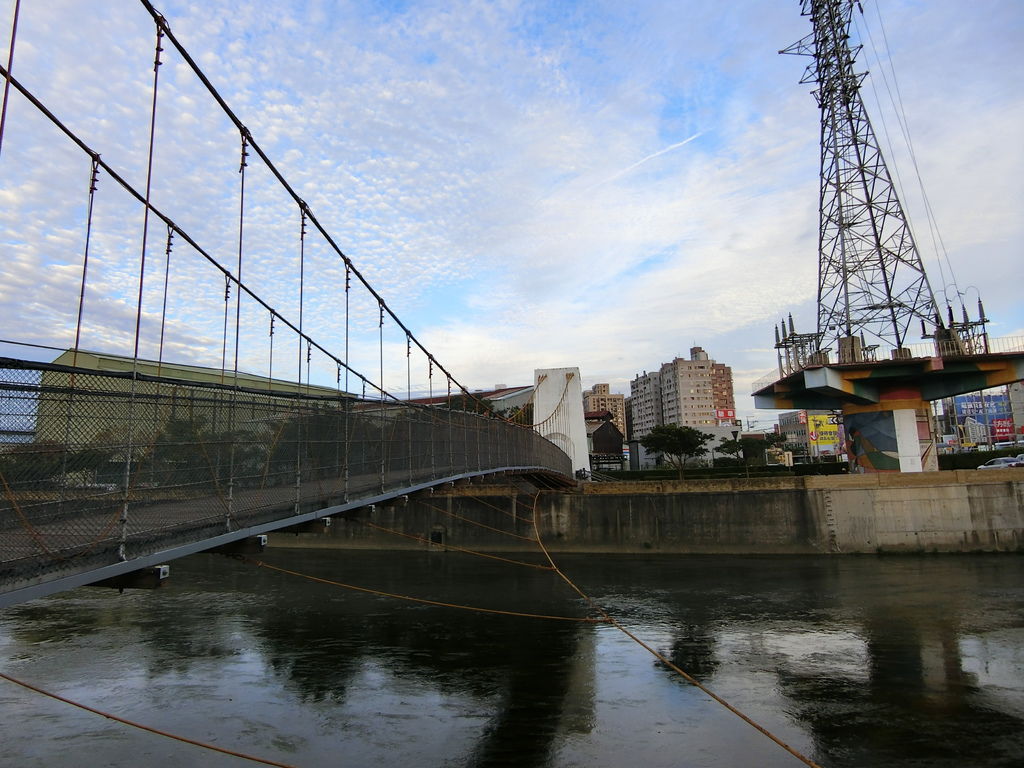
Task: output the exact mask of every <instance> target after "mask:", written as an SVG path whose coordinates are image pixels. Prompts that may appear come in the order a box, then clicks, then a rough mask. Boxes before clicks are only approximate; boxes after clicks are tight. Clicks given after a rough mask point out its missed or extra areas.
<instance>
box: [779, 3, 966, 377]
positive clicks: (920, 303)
mask: <svg viewBox="0 0 1024 768" xmlns="http://www.w3.org/2000/svg"><path fill="white" fill-rule="evenodd" d="M801 3H802V15H804V16H809V17H810V18H811V23H812V24H813V25H814V31H813V32H811V33H810V34H809V35H808V36H807V37H805V38H804V39H803V40H800V41H799V42H797V43H794V44H793V45H791V46H790V47H789V48H786V49H785V50H783V51H780V53H792V54H799V55H805V56H810V57H811V58H812V59H813V61H811V63H810V64H809V65H808V66H807V70H806V71H805V72H804V76H803V78H802V79H801V80H800V82H801V83H816V84H817V89H816V90H814V91H813V94H814V96H815V98H816V99H817V102H818V107H819V108H820V110H821V190H820V198H819V201H820V203H819V204H820V228H819V239H818V253H819V262H818V329H817V337H818V338H817V347H818V351H819V353H821V357H823V358H825V359H827V357H826V355H825V354H824V352H823V351H824V350H828V349H830V348H832V347H835V348H836V351H837V353H838V361H839V362H840V363H845V362H860V361H863V360H869V359H873V353H874V350H875V349H876V348H877V347H878V346H882V347H891V348H892V349H893V357H897V358H898V357H904V356H906V354H908V353H909V350H905V346H906V343H907V336H908V333H910V332H911V330H912V329H914V330H916V328H917V324H918V321H919V322H920V324H921V328H922V335H923V336H925V337H928V338H934V339H935V340H936V341H937V342H939V341H942V342H952V343H953V344H954V345H957V346H959V344H958V342H957V337H958V334H957V332H956V330H955V328H954V329H950V328H947V327H945V324H944V322H943V319H942V315H941V313H940V312H939V308H938V306H937V304H936V302H935V296H934V294H933V293H932V289H931V286H930V285H929V284H928V277H927V275H926V274H925V271H924V266H923V264H922V263H921V257H920V255H919V254H918V251H917V246H916V245H915V244H914V238H913V235H912V234H911V231H910V227H909V226H908V224H907V218H906V216H905V215H904V212H903V206H902V205H901V204H900V200H899V197H898V196H897V194H896V189H895V187H894V186H893V183H892V179H891V177H890V176H889V171H888V169H887V168H886V165H885V160H884V158H883V157H882V152H881V150H880V149H879V146H878V141H877V140H876V138H875V132H874V130H873V129H872V127H871V121H870V120H869V118H868V114H867V111H866V110H865V108H864V102H863V100H862V99H861V93H860V87H861V83H862V82H863V80H864V78H865V76H866V74H867V73H866V72H857V71H856V69H855V62H856V57H857V53H858V52H859V51H860V48H861V46H859V45H858V46H855V47H851V46H850V34H849V33H850V25H851V22H852V16H853V7H854V5H856V6H857V7H858V8H860V2H858V0H801ZM822 362H825V360H822Z"/></svg>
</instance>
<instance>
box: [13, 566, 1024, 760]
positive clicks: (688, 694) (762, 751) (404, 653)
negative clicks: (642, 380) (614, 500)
mask: <svg viewBox="0 0 1024 768" xmlns="http://www.w3.org/2000/svg"><path fill="white" fill-rule="evenodd" d="M261 557H262V559H263V560H265V561H266V562H268V563H272V564H276V565H279V566H281V567H285V568H289V569H292V570H295V571H300V572H302V573H307V574H311V575H315V576H317V577H319V578H323V579H329V580H334V581H341V582H345V583H348V584H353V585H358V586H364V587H369V588H374V589H379V590H384V591H388V592H393V593H399V594H406V595H415V596H419V597H424V598H428V599H433V600H438V601H443V602H451V603H458V604H466V605H473V606H482V607H489V608H495V609H500V610H507V611H518V612H527V613H539V614H545V615H549V616H566V617H583V616H587V615H589V609H588V607H587V606H586V605H585V604H584V603H583V602H582V601H581V599H580V598H579V597H578V595H576V594H575V593H574V592H572V591H571V590H570V589H569V588H568V587H567V586H566V585H565V583H564V582H563V581H561V580H560V579H559V578H558V576H557V575H556V574H554V573H552V572H550V571H542V570H537V569H531V568H526V567H522V566H516V565H513V564H511V563H506V562H503V561H499V560H481V559H478V558H473V557H470V556H467V555H464V554H459V553H452V552H449V553H422V552H366V551H358V552H352V551H325V550H298V549H271V550H268V551H267V552H266V553H265V554H264V555H263V556H261ZM521 559H526V558H521ZM555 559H556V562H558V564H559V566H560V567H561V569H562V570H563V572H565V573H566V574H567V575H568V576H570V577H571V578H572V579H573V580H574V581H575V582H576V583H577V584H578V585H579V587H580V588H581V589H582V590H583V591H585V592H586V593H587V594H589V595H590V596H591V597H592V598H593V599H594V600H596V601H597V602H598V603H600V604H601V605H602V606H603V607H604V608H606V609H607V610H608V611H609V612H610V613H611V615H613V616H614V617H615V618H616V619H617V620H619V621H620V622H621V623H622V624H623V625H624V626H625V627H626V628H628V629H629V630H630V631H631V632H633V633H635V634H636V635H637V636H638V637H639V638H640V639H642V640H643V641H644V642H646V643H647V644H649V645H650V646H652V647H653V648H655V649H657V650H658V651H659V652H661V653H662V654H664V655H665V657H666V658H668V659H670V660H671V661H672V662H673V663H674V664H676V665H678V666H679V667H681V668H682V669H684V670H686V671H687V672H689V673H690V674H691V675H693V676H694V677H695V678H697V679H698V680H700V681H701V682H702V683H703V684H704V685H706V686H707V687H708V688H709V689H710V690H712V691H714V692H715V693H716V694H718V695H719V696H721V697H723V698H724V699H726V700H728V701H729V702H730V703H731V704H732V705H734V706H735V707H737V708H738V709H740V710H742V711H743V712H744V713H745V714H747V715H748V716H749V717H751V718H752V719H754V720H755V721H757V722H758V723H760V724H761V725H762V726H763V727H765V728H766V729H767V730H769V731H771V732H772V733H773V734H775V735H776V736H777V737H778V738H779V739H781V740H783V741H785V742H787V743H788V744H790V745H791V746H793V747H794V748H795V749H797V750H799V751H800V752H802V753H804V754H805V755H807V756H808V757H809V758H811V759H812V760H814V761H816V762H818V763H820V764H821V765H823V766H830V767H834V768H839V766H872V767H874V766H887V765H900V766H929V767H931V768H934V767H939V768H941V767H942V766H950V767H951V768H952V766H957V768H959V767H960V766H964V765H970V766H1020V765H1024V558H1022V557H1020V556H1016V555H992V556H984V555H981V556H974V555H971V556H930V557H873V556H864V557H821V558H817V557H771V558H767V557H718V556H650V557H636V556H608V555H586V556H583V555H573V556H569V555H562V556H556V558H555ZM171 574H172V575H171V579H170V582H169V583H168V585H167V586H166V587H164V588H163V589H160V590H156V591H148V592H147V591H138V592H135V591H129V592H125V593H124V594H123V595H118V594H117V592H115V591H112V590H101V589H90V588H82V589H78V590H73V591H71V592H67V593H64V594H60V595H54V596H52V597H49V598H45V599H42V600H37V601H33V602H31V603H26V604H23V605H20V606H16V607H13V608H9V609H7V610H5V611H4V612H3V613H2V614H0V672H3V673H4V674H6V675H9V676H10V677H13V678H16V679H19V680H22V681H25V682H28V683H30V684H32V685H35V686H38V687H40V688H43V689H46V690H48V691H51V692H54V693H57V694H59V695H62V696H64V697H66V698H68V699H72V700H75V701H78V702H81V703H84V704H87V705H89V706H91V707H94V708H96V709H99V710H103V711H107V712H111V713H113V714H116V715H118V716H120V717H124V718H128V719H131V720H135V721H137V722H141V723H145V724H146V725H149V726H152V727H155V728H159V729H162V730H165V731H169V732H173V733H175V734H179V735H181V736H184V737H187V738H190V739H195V740H198V741H204V742H210V743H213V744H216V745H217V746H220V747H224V748H227V749H231V750H236V751H240V752H244V753H247V754H251V755H255V756H258V757H260V758H264V759H269V760H275V761H278V762H281V763H287V764H290V765H296V766H305V767H307V768H313V767H316V766H369V765H382V764H386V765H400V766H466V767H475V766H524V767H526V768H529V767H531V766H538V767H539V766H545V767H551V768H562V767H568V766H586V768H605V767H610V766H623V765H627V766H654V767H657V766H693V767H695V768H702V767H705V766H707V767H717V766H769V767H770V766H798V765H801V764H802V763H800V762H799V761H798V760H797V759H796V758H794V757H793V756H792V755H790V754H789V753H787V752H785V751H784V750H783V749H782V748H780V747H779V746H778V745H776V744H775V743H773V742H771V741H770V740H769V739H768V738H766V737H765V736H764V735H763V734H761V733H759V732H758V731H756V730H755V729H754V728H752V727H751V726H750V725H748V724H747V723H745V722H743V721H742V720H740V719H739V718H738V717H737V716H736V715H734V714H732V713H731V712H729V711H727V710H726V709H725V708H724V707H722V706H721V705H720V704H718V703H716V702H714V701H712V700H711V699H710V698H709V697H708V696H707V695H706V694H705V693H703V692H702V691H700V690H699V689H697V688H695V687H694V686H692V685H690V684H689V683H687V682H686V681H685V680H684V679H682V678H680V677H679V676H678V675H677V674H676V673H674V672H673V671H672V670H671V669H669V668H668V667H667V666H665V665H664V664H662V663H660V662H659V661H657V660H656V659H655V658H654V657H653V656H652V655H651V654H650V653H648V652H647V651H646V650H644V649H643V648H642V647H640V646H639V645H637V644H636V643H635V642H634V641H633V640H631V639H630V638H629V637H627V636H626V635H625V634H623V633H622V632H621V631H619V630H618V629H616V628H615V627H613V626H610V625H607V624H594V623H581V622H573V621H563V620H556V619H550V618H548V619H540V618H526V617H520V616H508V615H496V614H485V613H476V612H469V611H464V610H459V609H455V608H448V607H439V606H427V605H423V604H415V603H410V602H403V601H399V600H396V599H394V598H390V597H383V596H379V595H373V594H366V593H360V592H355V591H352V590H349V589H343V588H340V587H338V586H334V585H330V584H325V583H320V582H311V581H308V580H305V579H302V578H300V577H297V576H294V575H288V574H284V573H281V572H278V571H273V570H269V569H267V568H257V567H254V566H253V565H250V564H245V563H241V562H237V561H234V560H231V559H228V558H224V557H221V556H214V555H197V556H194V557H191V558H186V559H183V560H180V561H176V562H174V563H173V564H172V568H171ZM0 737H2V738H0V765H3V766H18V768H29V767H30V766H46V767H47V768H50V767H51V766H76V767H89V766H139V765H147V766H195V765H202V766H241V765H252V764H253V763H251V762H247V761H245V760H243V759H240V758H237V757H231V756H226V755H222V754H218V753H214V752H209V751H206V750H204V749H202V748H201V747H197V746H194V745H190V744H185V743H181V742H178V741H173V740H170V739H168V738H165V737H162V736H159V735H155V734H151V733H147V732H145V731H140V730H137V729H134V728H131V727H129V726H126V725H123V724H120V723H117V722H114V721H111V720H108V719H105V718H103V717H101V716H98V715H96V714H92V713H89V712H85V711H82V710H80V709H76V708H74V707H72V706H70V705H68V704H65V703H62V702H58V701H55V700H52V699H49V698H46V697H44V696H42V695H40V694H38V693H35V692H31V691H28V690H26V689H24V688H21V687H19V686H17V685H15V684H13V683H11V682H9V681H6V680H0Z"/></svg>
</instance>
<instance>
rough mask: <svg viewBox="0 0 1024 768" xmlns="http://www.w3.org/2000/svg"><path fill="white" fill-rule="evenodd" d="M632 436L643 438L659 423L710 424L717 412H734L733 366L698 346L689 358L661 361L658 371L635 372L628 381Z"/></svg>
mask: <svg viewBox="0 0 1024 768" xmlns="http://www.w3.org/2000/svg"><path fill="white" fill-rule="evenodd" d="M630 398H631V408H632V411H631V416H632V422H633V434H632V438H633V439H640V438H642V437H644V436H645V435H646V434H647V433H648V432H650V431H651V429H652V428H653V427H654V426H656V425H658V424H679V425H684V426H691V427H711V426H716V425H718V424H719V423H720V422H721V420H720V419H719V417H718V411H719V410H722V409H727V410H729V411H735V408H736V398H735V395H734V393H733V386H732V369H731V368H730V367H729V366H727V365H723V364H722V363H716V362H715V361H714V360H712V359H711V358H710V356H709V355H708V353H707V352H705V351H704V349H702V348H701V347H692V348H691V349H690V357H689V359H686V358H681V357H677V358H675V359H674V360H673V361H672V362H670V363H663V364H662V366H661V368H660V369H659V370H658V371H657V373H647V372H646V371H644V373H642V374H640V375H638V376H637V377H636V378H635V379H633V381H632V382H631V383H630Z"/></svg>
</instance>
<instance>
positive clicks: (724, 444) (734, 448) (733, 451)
mask: <svg viewBox="0 0 1024 768" xmlns="http://www.w3.org/2000/svg"><path fill="white" fill-rule="evenodd" d="M715 450H716V451H718V452H719V453H724V454H725V455H726V456H732V457H733V458H739V455H740V453H742V452H743V443H742V442H741V441H740V440H730V439H728V438H726V437H723V438H722V439H721V441H720V442H719V444H718V445H717V446H715Z"/></svg>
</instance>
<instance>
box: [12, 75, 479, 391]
mask: <svg viewBox="0 0 1024 768" xmlns="http://www.w3.org/2000/svg"><path fill="white" fill-rule="evenodd" d="M0 77H4V78H6V79H7V81H8V82H9V83H10V84H11V85H12V86H14V88H15V89H16V90H17V91H18V92H19V93H20V94H21V95H22V96H24V97H25V98H26V99H27V100H28V101H29V102H30V103H31V104H32V105H33V106H34V107H35V108H36V109H38V110H39V111H40V112H41V113H42V114H43V115H44V116H46V118H47V119H48V120H50V122H52V123H53V124H54V125H55V126H56V127H57V128H58V129H60V131H61V132H62V133H63V134H64V135H65V136H67V137H68V138H69V139H71V141H73V142H74V143H75V144H76V145H78V147H79V148H80V149H81V150H82V151H83V152H85V153H86V154H87V155H89V157H90V158H92V160H93V161H94V162H95V163H96V165H97V166H99V167H100V168H102V169H103V170H104V171H105V172H106V173H107V174H108V175H109V176H110V178H112V179H113V180H114V181H116V182H117V183H118V184H119V185H120V186H121V187H122V188H123V189H124V190H125V192H127V193H128V194H129V195H131V196H132V197H134V198H135V199H136V200H137V201H138V202H139V203H141V204H142V205H143V206H145V207H146V208H147V209H148V210H150V211H151V212H152V213H153V214H154V215H155V216H157V217H158V218H159V219H160V220H161V221H163V222H164V224H166V225H167V227H168V228H169V229H171V230H173V231H174V232H175V233H177V234H178V235H179V236H180V237H181V238H182V240H184V241H185V242H186V243H188V244H189V245H190V246H192V248H194V249H195V251H196V252H197V253H198V254H199V255H201V256H202V257H203V258H204V259H206V260H207V261H208V262H209V263H210V264H211V265H212V266H214V267H215V268H216V269H218V270H219V271H220V272H221V273H222V274H223V275H224V277H225V278H226V279H228V280H230V281H231V282H233V283H235V285H237V286H238V289H239V290H241V291H245V293H246V295H248V296H249V297H250V298H252V299H253V300H254V301H256V302H257V303H258V304H259V305H260V306H262V307H263V308H264V309H266V310H267V311H268V312H269V313H270V314H271V315H273V316H275V317H278V318H280V319H281V321H282V322H283V323H284V324H285V325H286V326H287V327H288V328H290V329H291V330H292V331H294V332H295V333H296V334H297V335H298V336H300V337H301V338H303V339H305V340H306V342H307V343H309V344H310V345H311V346H313V347H315V348H316V349H317V350H319V351H320V352H323V354H324V355H326V356H327V357H329V358H330V359H331V360H333V361H334V362H335V363H336V364H338V365H339V366H341V367H343V368H344V369H345V370H346V371H348V372H349V373H352V374H354V375H355V376H356V377H357V378H359V379H360V380H361V381H362V382H363V383H364V385H365V384H368V385H369V386H370V387H372V388H373V389H375V390H377V391H379V392H381V393H382V394H384V395H386V396H387V397H390V398H391V399H393V400H395V401H396V402H400V400H399V398H398V397H396V396H395V395H392V394H391V393H390V392H387V391H386V390H384V389H383V382H382V383H381V385H378V384H375V383H374V382H373V381H372V380H371V379H369V378H367V377H366V376H364V375H363V374H362V373H360V372H359V371H357V370H356V369H354V368H351V367H349V366H348V365H347V363H346V362H345V361H343V360H342V359H341V358H339V357H338V356H337V355H335V354H333V353H332V352H330V350H328V349H327V348H326V347H324V346H323V345H322V344H320V343H319V342H317V341H316V340H315V339H313V338H311V337H310V336H309V335H308V334H305V333H303V332H301V331H300V329H299V328H298V326H296V325H295V323H293V322H292V321H290V320H289V319H288V318H287V317H285V316H284V315H282V314H281V313H280V312H278V311H277V310H276V309H274V308H273V307H272V306H270V304H268V303H267V302H266V301H265V300H264V299H263V298H261V297H260V296H259V295H258V294H257V293H255V292H254V291H253V290H252V289H251V288H249V287H248V286H247V285H246V284H245V283H243V282H241V281H240V280H239V279H238V278H237V277H236V276H235V275H234V274H232V272H231V270H230V269H228V268H227V267H225V266H224V265H223V264H221V263H220V262H219V261H217V259H216V258H214V257H213V256H212V255H210V253H208V252H207V251H206V250H205V249H204V248H203V247H202V246H201V245H199V243H197V242H196V241H195V239H193V238H192V236H191V235H190V234H189V233H188V232H186V231H185V230H183V229H182V228H181V227H179V226H178V225H177V224H175V223H174V221H173V220H172V219H171V218H170V217H169V216H168V215H167V214H165V213H164V212H163V211H161V210H160V209H159V208H157V207H156V206H155V205H153V204H152V203H151V202H148V201H147V200H146V198H145V196H144V195H143V194H142V193H141V192H139V191H138V190H137V189H135V188H134V187H133V186H132V185H131V184H130V183H129V182H128V181H127V180H125V178H124V177H123V176H121V174H119V173H118V172H117V171H116V170H114V168H113V167H112V166H111V165H110V164H109V163H107V162H106V161H105V160H103V158H102V157H101V156H100V153H99V152H97V151H95V150H94V149H93V148H92V147H90V146H89V145H88V144H86V143H85V142H84V141H83V140H82V139H80V138H79V137H78V136H77V135H76V134H75V133H74V131H72V130H71V129H70V128H69V127H68V126H67V125H65V124H64V123H63V122H62V121H61V120H60V118H58V117H57V116H56V115H55V114H54V113H53V112H52V111H51V110H50V109H49V108H48V107H47V106H46V105H45V104H43V103H42V102H41V101H40V100H39V99H38V98H37V97H36V96H35V94H33V93H32V92H31V91H30V90H29V89H28V88H27V87H26V86H25V85H24V84H23V83H21V82H20V81H19V80H18V79H17V78H16V77H14V76H13V75H11V74H10V73H9V72H8V71H7V69H6V68H5V67H4V66H3V65H0ZM352 270H353V271H355V267H352ZM420 348H421V349H422V346H421V347H420ZM55 349H56V348H55ZM431 360H433V361H434V363H435V364H436V365H437V366H438V367H442V366H441V364H440V363H437V361H436V360H434V358H433V357H431ZM449 377H451V376H450V374H449ZM452 380H453V381H454V379H452ZM456 383H458V382H456ZM460 386H461V384H460Z"/></svg>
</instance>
